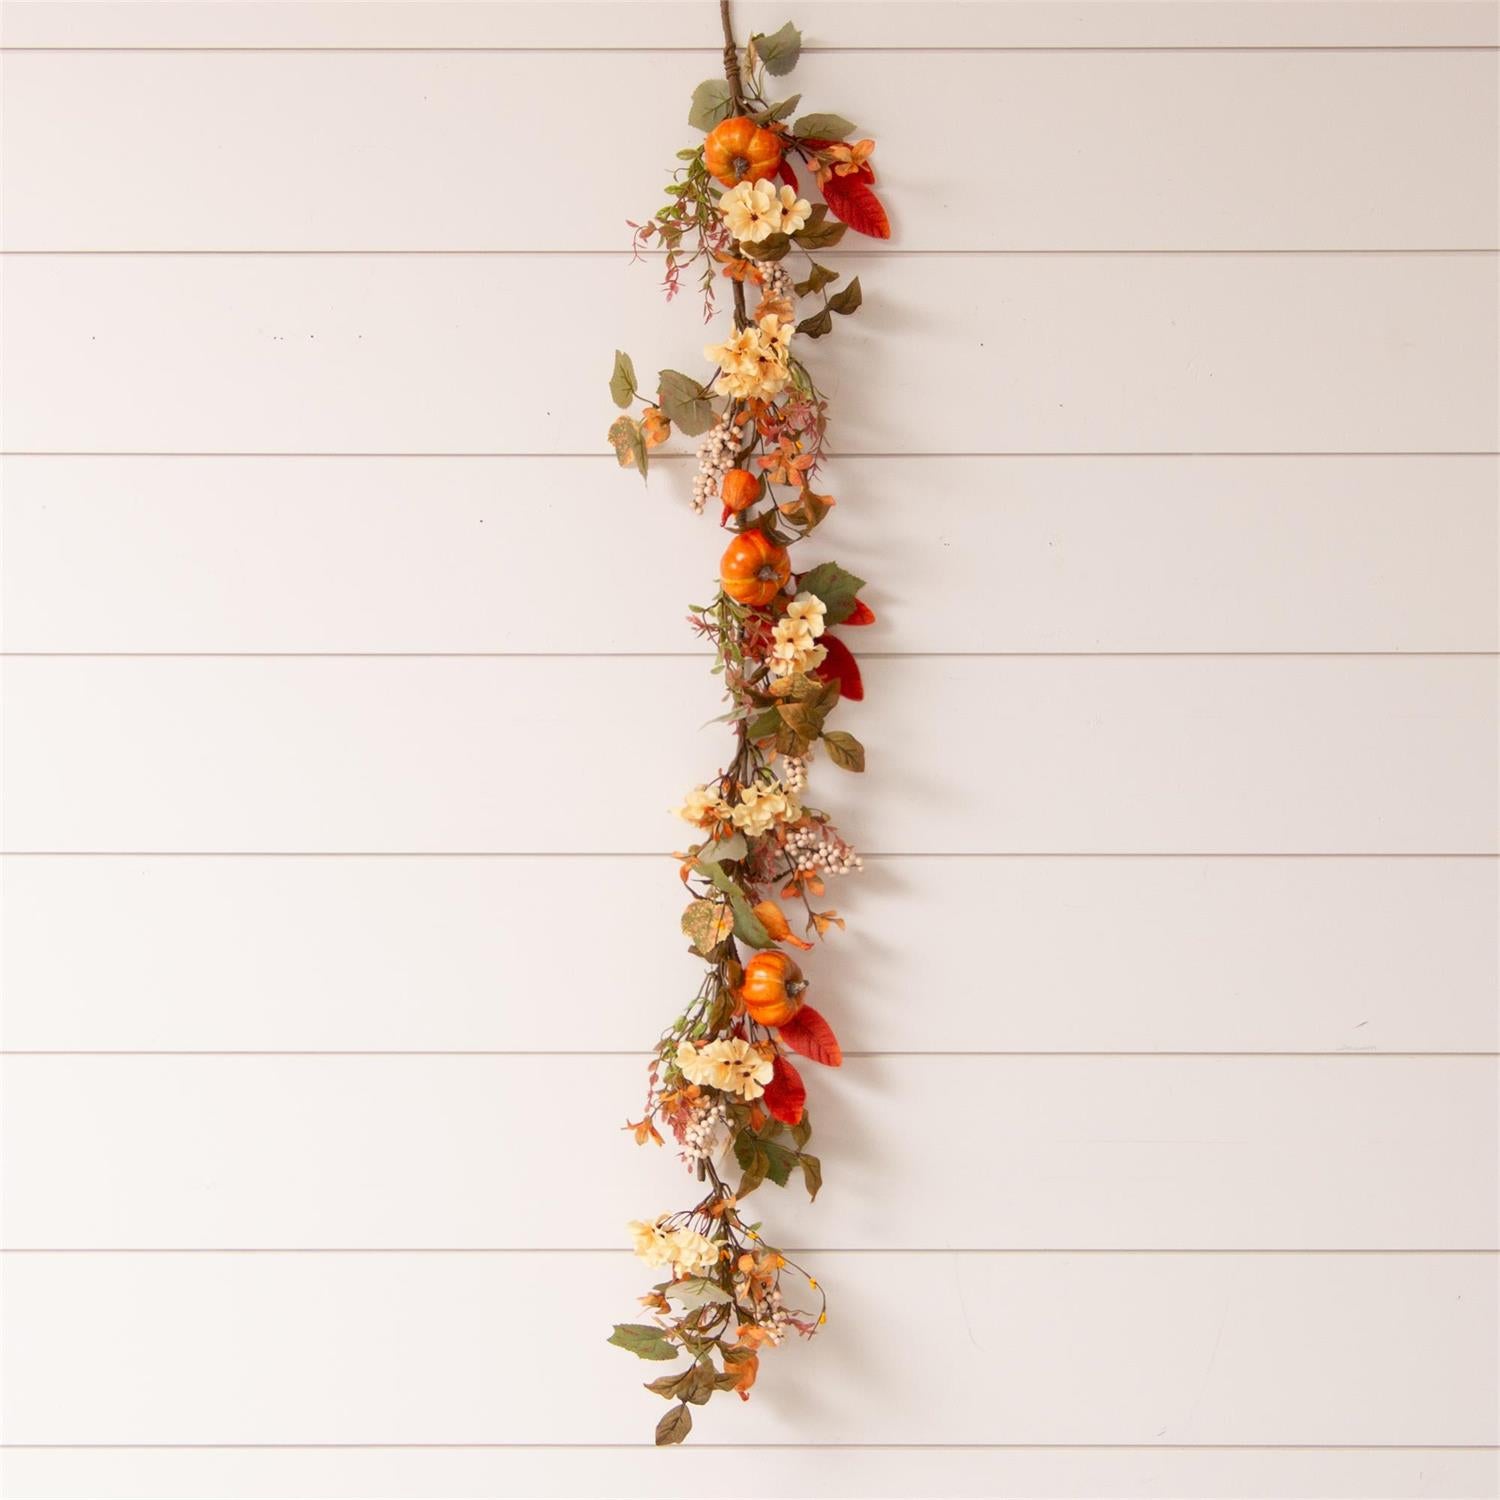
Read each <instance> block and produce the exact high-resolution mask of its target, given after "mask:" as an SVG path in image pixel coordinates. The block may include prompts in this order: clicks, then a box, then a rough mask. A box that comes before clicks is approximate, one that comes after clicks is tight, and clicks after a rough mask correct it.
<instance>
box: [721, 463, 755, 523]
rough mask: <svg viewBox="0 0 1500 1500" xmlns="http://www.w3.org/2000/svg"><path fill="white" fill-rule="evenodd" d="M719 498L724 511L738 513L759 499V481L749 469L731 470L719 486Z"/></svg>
mask: <svg viewBox="0 0 1500 1500" xmlns="http://www.w3.org/2000/svg"><path fill="white" fill-rule="evenodd" d="M719 498H720V499H721V500H722V501H723V502H724V506H725V509H726V510H732V511H734V512H736V513H738V512H740V511H742V510H744V509H746V508H747V507H748V506H751V505H754V504H755V502H756V501H757V500H758V499H760V479H759V478H758V477H757V476H756V475H754V474H752V473H751V472H750V471H749V469H731V470H730V471H729V472H728V473H727V474H726V475H725V476H724V479H723V482H722V483H721V484H720V485H719Z"/></svg>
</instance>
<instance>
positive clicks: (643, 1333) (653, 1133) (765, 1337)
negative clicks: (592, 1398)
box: [609, 0, 890, 1444]
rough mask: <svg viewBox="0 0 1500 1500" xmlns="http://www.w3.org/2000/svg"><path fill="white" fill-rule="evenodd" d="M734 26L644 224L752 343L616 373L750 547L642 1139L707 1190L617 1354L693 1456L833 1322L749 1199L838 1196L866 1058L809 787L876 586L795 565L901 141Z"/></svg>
mask: <svg viewBox="0 0 1500 1500" xmlns="http://www.w3.org/2000/svg"><path fill="white" fill-rule="evenodd" d="M719 11H720V20H721V25H722V30H723V38H724V77H723V78H722V79H720V78H713V79H709V80H708V81H706V82H704V83H702V84H700V85H699V86H698V88H697V89H696V90H694V92H693V97H692V103H691V108H690V111H689V115H688V123H689V124H690V125H691V126H692V127H694V128H695V129H696V130H697V131H699V132H701V133H702V137H703V138H702V139H701V140H699V141H697V142H696V143H695V144H692V145H690V146H687V147H686V148H685V149H683V150H682V151H679V152H678V153H677V166H676V168H675V170H674V171H673V174H672V180H671V182H670V183H669V184H668V186H667V189H666V194H667V200H668V201H667V203H666V205H665V206H664V207H663V208H661V209H660V210H659V211H658V212H657V213H656V214H655V215H654V216H653V217H652V218H650V219H647V220H645V221H643V222H642V223H639V224H634V225H632V226H631V227H632V228H633V229H634V231H635V245H636V248H637V249H638V250H642V251H653V252H657V253H659V255H660V256H661V261H662V263H663V264H664V267H665V278H664V286H665V290H666V294H667V297H668V298H669V299H670V298H672V297H673V296H674V295H676V294H677V293H679V292H680V291H682V290H683V289H684V287H685V286H687V285H689V284H693V285H695V286H696V289H697V291H698V293H699V294H700V295H701V296H702V298H703V304H704V317H705V319H709V318H712V317H713V316H714V312H715V306H716V294H717V293H720V292H722V291H723V290H724V289H725V288H726V287H727V289H728V291H729V293H730V296H731V299H732V304H733V318H732V324H731V326H729V327H728V328H727V329H726V330H725V331H724V335H723V337H722V338H721V339H719V340H718V341H716V342H714V343H711V344H709V345H708V346H707V348H706V349H705V350H704V358H705V361H706V369H705V370H704V371H702V372H701V373H700V374H689V373H684V372H682V371H679V370H662V371H660V372H659V374H658V376H657V378H656V380H655V382H653V383H650V384H648V385H647V386H644V387H643V386H642V384H641V382H640V380H639V378H638V376H637V374H636V369H635V365H634V362H633V361H632V360H631V358H630V357H629V355H627V354H625V353H623V352H617V353H616V355H615V363H614V370H613V373H612V376H611V380H610V393H611V395H612V396H613V398H614V401H615V404H616V405H617V406H618V407H620V408H621V409H622V410H623V412H624V415H622V416H620V417H618V418H617V419H616V420H615V422H614V424H613V426H612V427H611V428H610V430H609V440H610V443H611V445H612V446H613V447H614V449H615V452H616V455H617V456H618V458H619V461H620V464H621V465H622V467H627V468H635V469H637V470H639V472H640V473H641V475H642V476H645V475H646V473H647V472H648V469H649V467H650V462H651V454H652V451H653V450H654V449H656V448H657V447H659V446H660V445H661V444H662V443H664V442H666V441H667V440H668V439H669V438H670V437H671V436H672V434H673V431H674V430H675V431H677V432H680V433H682V434H685V435H686V436H689V437H696V438H698V439H699V444H698V449H697V457H698V468H697V472H696V474H695V477H694V480H693V491H692V494H693V508H694V509H695V510H696V511H698V512H700V513H701V512H703V511H704V510H706V509H710V508H711V509H712V512H713V513H714V514H715V515H716V517H717V519H718V520H719V523H720V525H721V526H722V527H723V528H724V529H725V531H726V533H727V536H726V539H725V544H724V547H723V552H722V556H721V558H720V561H719V582H718V589H717V592H716V593H715V594H714V596H713V598H712V599H711V600H710V601H709V602H708V603H707V604H703V605H694V606H692V607H691V615H690V619H691V623H692V627H693V629H694V630H695V632H696V633H697V635H698V636H699V637H700V638H701V639H702V641H703V642H704V643H705V645H706V646H707V647H708V648H710V649H711V650H712V652H713V671H714V672H715V673H716V674H717V675H718V676H719V678H720V680H721V684H722V690H723V696H724V698H725V700H727V703H728V711H727V712H726V713H725V714H724V715H723V716H722V718H723V721H724V722H725V723H726V724H727V726H728V727H729V732H730V734H731V735H732V741H731V743H730V746H729V748H728V760H727V763H726V764H725V765H724V766H722V767H721V768H720V770H719V771H718V773H717V775H715V776H713V777H712V778H710V779H708V780H706V781H705V782H704V783H703V784H702V785H699V786H696V787H694V788H692V789H691V790H690V791H689V792H688V793H687V795H686V797H685V799H684V801H683V805H682V807H681V808H680V809H679V810H678V811H679V813H680V815H681V816H682V817H683V818H684V819H685V820H686V821H687V822H688V823H689V824H690V825H691V826H692V829H693V839H694V841H693V842H692V843H690V845H689V847H688V848H687V849H686V850H684V851H682V852H681V853H680V854H679V855H678V856H677V858H678V860H679V861H680V874H681V878H682V882H683V885H684V887H685V888H686V896H687V902H686V906H685V908H684V910H683V913H682V932H683V934H684V935H685V936H686V938H687V940H688V942H689V944H690V946H691V948H692V950H693V951H694V953H696V954H697V955H698V956H700V957H701V958H702V959H703V961H704V965H705V968H704V974H703V980H702V983H701V984H700V985H699V987H698V991H697V993H696V995H694V996H692V997H691V999H689V1000H688V1002H687V1004H686V1005H685V1006H683V1008H682V1011H681V1014H680V1015H678V1016H677V1017H676V1019H675V1020H674V1021H673V1022H672V1024H671V1025H670V1026H668V1027H667V1029H666V1031H665V1032H664V1033H663V1034H662V1037H661V1039H660V1041H659V1042H658V1044H657V1046H656V1048H655V1051H654V1053H653V1055H652V1061H651V1066H650V1075H649V1082H648V1091H647V1099H646V1108H645V1112H644V1114H643V1115H642V1117H641V1118H640V1119H639V1120H637V1121H632V1122H630V1123H629V1124H628V1126H627V1129H629V1130H631V1131H633V1132H634V1135H635V1138H636V1140H637V1142H638V1143H640V1144H643V1145H644V1144H647V1143H654V1144H656V1145H658V1146H660V1145H663V1144H664V1143H665V1141H666V1139H667V1137H670V1138H671V1139H672V1141H673V1142H674V1143H675V1144H676V1146H677V1148H678V1150H679V1152H680V1154H681V1156H682V1158H683V1160H684V1161H685V1162H686V1163H687V1167H688V1170H689V1173H690V1175H691V1177H692V1178H693V1179H694V1180H695V1182H696V1184H697V1185H698V1191H699V1196H698V1197H697V1200H696V1201H695V1202H694V1203H693V1204H692V1206H691V1207H688V1208H683V1209H679V1210H677V1211H676V1212H672V1213H666V1214H662V1215H660V1216H659V1217H657V1218H655V1219H649V1220H639V1221H636V1222H635V1223H633V1224H631V1226H630V1232H631V1235H632V1238H633V1240H634V1244H635V1250H636V1253H637V1254H638V1255H639V1256H640V1257H641V1258H642V1259H643V1260H644V1261H645V1262H646V1263H647V1264H648V1265H650V1266H653V1267H656V1268H658V1270H659V1271H660V1273H661V1274H662V1277H663V1279H661V1280H659V1281H658V1282H657V1283H656V1284H655V1285H654V1286H653V1287H652V1288H651V1289H650V1290H649V1291H648V1292H647V1294H646V1295H645V1296H644V1297H642V1298H641V1303H642V1305H643V1307H644V1308H645V1309H646V1311H645V1312H644V1313H643V1314H641V1315H640V1316H641V1317H642V1319H643V1321H639V1322H630V1323H621V1324H618V1325H617V1326H616V1327H615V1330H614V1333H613V1334H612V1335H611V1337H610V1342H611V1343H613V1344H616V1345H619V1346H620V1347H621V1348H623V1349H626V1350H628V1351H629V1352H630V1353H632V1354H634V1355H636V1356H638V1357H639V1358H641V1359H643V1360H648V1361H652V1362H658V1361H659V1362H660V1363H661V1364H663V1365H665V1364H668V1363H672V1365H673V1368H671V1369H670V1370H667V1371H666V1372H665V1373H663V1374H661V1375H660V1376H659V1377H658V1378H657V1379H654V1380H651V1381H649V1382H647V1385H646V1388H647V1389H648V1390H649V1391H651V1392H653V1393H654V1394H656V1395H657V1396H660V1397H662V1398H664V1399H665V1400H666V1401H667V1402H668V1403H669V1405H668V1407H667V1410H666V1412H665V1413H664V1414H663V1415H662V1417H661V1420H660V1421H659V1422H658V1424H657V1428H656V1441H657V1443H658V1444H666V1443H680V1442H681V1441H682V1440H683V1439H684V1438H685V1437H686V1436H687V1435H688V1433H689V1432H690V1431H691V1429H692V1423H693V1416H692V1408H693V1407H695V1406H701V1405H703V1404H705V1403H706V1402H707V1401H709V1400H710V1399H711V1398H712V1397H713V1396H714V1395H716V1394H720V1393H723V1394H728V1393H730V1392H733V1393H734V1394H735V1395H737V1396H738V1397H739V1398H740V1399H741V1400H748V1399H749V1396H750V1391H751V1387H752V1386H753V1385H754V1384H755V1380H756V1376H757V1374H758V1371H759V1365H760V1357H761V1355H762V1353H763V1352H764V1351H766V1350H767V1349H769V1348H773V1347H775V1346H777V1345H779V1344H781V1343H783V1342H785V1341H787V1340H788V1339H789V1338H790V1337H792V1336H793V1335H802V1336H805V1337H811V1336H813V1335H814V1334H815V1333H816V1332H817V1331H818V1329H819V1328H820V1327H821V1326H822V1325H823V1324H824V1323H825V1322H826V1321H827V1313H826V1300H825V1296H824V1292H823V1289H822V1287H821V1286H820V1285H819V1284H818V1282H817V1280H816V1279H815V1278H814V1277H812V1276H811V1275H810V1274H808V1273H807V1272H806V1271H805V1270H803V1268H802V1267H800V1266H798V1265H796V1264H794V1263H793V1262H792V1261H791V1260H790V1259H789V1258H788V1257H787V1256H786V1255H785V1254H784V1253H783V1252H782V1251H780V1250H778V1249H777V1248H775V1246H773V1245H772V1244H770V1243H768V1241H767V1240H766V1238H765V1236H764V1234H763V1233H762V1226H761V1224H760V1223H759V1222H758V1221H757V1219H756V1209H755V1206H754V1205H751V1204H749V1203H748V1202H747V1200H749V1199H750V1198H751V1195H752V1194H754V1193H756V1192H757V1191H758V1190H760V1189H761V1188H762V1187H763V1185H764V1184H766V1183H770V1184H771V1185H773V1186H774V1187H776V1188H786V1187H788V1186H790V1185H792V1184H793V1183H794V1182H795V1183H798V1184H800V1185H801V1187H802V1188H804V1189H805V1190H806V1192H807V1193H808V1194H809V1195H810V1196H811V1197H814V1198H815V1197H816V1196H817V1194H818V1189H819V1187H820V1186H821V1184H822V1180H823V1168H822V1163H821V1161H820V1160H819V1158H818V1157H817V1156H816V1155H814V1154H813V1153H812V1152H811V1150H810V1149H809V1147H810V1145H811V1143H812V1119H811V1115H810V1113H809V1111H808V1107H807V1095H808V1087H807V1083H806V1081H805V1080H804V1078H803V1073H802V1067H800V1066H799V1063H800V1064H802V1065H803V1066H805V1065H806V1063H807V1062H809V1061H810V1062H811V1063H813V1064H814V1065H815V1066H816V1067H832V1068H836V1067H838V1066H839V1065H840V1064H841V1063H842V1061H843V1055H842V1053H841V1051H840V1049H839V1043H838V1040H837V1038H836V1036H835V1034H834V1031H833V1027H832V1026H831V1024H830V1023H829V1022H828V1020H826V1019H825V1018H824V1016H823V1014H822V1013H821V1011H820V1010H818V1009H816V1008H815V1007H814V1006H813V1005H812V1004H810V1003H809V999H808V984H807V982H806V980H805V979H804V977H803V974H802V970H801V968H800V967H799V965H798V962H797V958H796V954H797V952H799V951H801V950H806V949H809V948H811V947H812V946H813V944H814V943H815V942H817V941H820V940H822V939H824V938H826V937H827V936H828V935H829V933H830V932H832V931H834V930H835V929H842V928H843V926H844V921H843V918H841V917H840V916H839V914H838V911H837V909H836V908H834V907H832V906H829V905H826V904H824V903H825V898H826V895H827V882H828V880H829V878H830V877H832V876H836V875H845V874H849V873H852V872H854V871H856V870H858V869H859V868H860V863H861V862H860V858H859V856H858V855H857V854H856V853H855V852H854V851H853V849H852V848H851V847H850V845H849V844H848V843H847V842H846V841H845V839H844V838H843V836H842V835H841V834H840V833H839V831H838V829H837V828H835V827H834V825H833V823H832V822H831V820H830V819H829V817H828V816H827V814H826V813H824V812H821V811H820V810H819V809H818V808H816V807H814V806H813V805H812V804H811V803H810V802H809V801H808V782H809V773H810V769H811V768H812V767H814V766H817V765H818V764H819V763H820V762H828V763H830V764H831V765H832V766H833V767H835V768H836V769H837V770H838V771H842V772H858V771H863V770H864V765H865V752H864V747H863V746H862V745H861V744H860V743H859V741H858V740H857V739H855V737H854V736H853V735H852V734H850V733H849V732H848V731H847V730H844V729H841V728H837V727H834V715H835V712H836V710H837V709H838V707H839V704H840V703H841V702H842V701H843V700H845V699H859V698H862V697H863V696H864V687H863V684H862V682H861V680H860V671H859V666H858V664H857V662H856V660H855V658H854V655H853V653H852V651H851V650H850V648H849V645H848V643H847V642H846V640H845V639H844V633H845V632H847V631H849V630H851V629H853V628H856V627H859V626H862V625H868V624H870V623H871V622H872V621H873V620H874V618H875V616H874V614H873V612H872V611H871V609H870V607H869V605H868V604H867V603H865V601H864V599H863V598H862V597H861V591H862V590H863V588H864V580H863V579H860V578H856V577H855V576H854V575H853V574H851V573H849V572H847V571H846V570H845V569H843V568H841V567H840V566H839V565H838V564H837V563H836V562H833V561H822V562H815V561H806V562H804V561H803V560H802V557H801V554H800V552H798V555H797V556H796V557H795V558H794V556H793V553H794V551H795V550H796V549H798V548H799V546H800V544H801V543H803V542H804V541H806V539H807V538H808V537H810V536H811V535H812V533H813V532H814V531H816V530H817V529H818V528H819V527H820V526H821V525H822V524H823V522H824V521H825V520H826V519H827V518H828V516H829V514H830V512H831V511H832V510H833V508H834V503H835V502H834V497H833V496H832V495H830V494H826V493H824V492H822V490H821V488H820V479H819V471H820V469H821V467H822V464H823V459H824V453H825V440H826V437H827V433H828V422H829V413H828V402H827V401H826V399H825V398H824V396H823V394H822V393H821V392H820V390H819V389H818V385H817V382H816V380H815V379H814V377H813V374H812V372H811V370H810V369H809V368H808V366H807V364H806V363H804V356H803V350H804V349H805V348H806V347H807V345H808V344H809V343H810V342H812V341H813V340H817V339H821V338H825V337H827V336H829V335H830V334H832V333H833V332H834V330H835V329H836V328H837V327H838V323H839V320H840V319H841V318H844V317H848V316H849V315H851V314H853V313H854V312H856V311H857V310H858V308H859V306H860V302H861V298H862V293H861V289H860V284H859V278H858V277H857V276H856V277H853V278H851V279H849V280H847V281H846V280H845V279H844V277H843V274H842V273H841V272H839V271H835V270H833V269H831V268H830V267H828V266H827V265H824V264H821V263H820V262H819V261H818V259H817V256H818V255H819V254H820V253H822V252H823V251H826V250H829V249H831V248H832V247H833V246H835V245H837V244H838V243H839V241H840V240H841V239H842V238H843V236H844V235H845V233H846V231H847V230H850V229H853V230H855V231H857V232H858V233H860V234H864V235H869V236H871V237H873V238H877V239H887V238H889V236H890V226H889V222H888V220H887V218H886V213H885V209H884V207H883V206H882V204H881V201H880V199H879V197H878V196H877V194H876V192H875V189H874V187H873V184H874V181H875V172H874V168H873V167H872V165H871V154H872V153H873V151H874V146H875V143H874V142H873V141H872V140H869V139H867V138H863V137H860V136H859V134H858V132H857V131H856V130H855V128H854V126H853V125H852V124H851V123H850V122H849V121H848V120H845V119H843V118H842V117H840V116H838V115H834V114H814V113H806V112H802V111H801V98H800V96H799V95H796V94H792V95H790V96H789V97H785V98H778V97H774V96H776V95H779V94H780V93H781V87H780V86H779V84H778V83H777V80H779V79H781V78H783V77H784V76H785V75H786V74H788V73H790V72H791V71H792V69H793V67H794V66H795V65H796V62H797V59H798V55H799V53H800V51H801V46H802V39H801V36H800V34H799V32H798V31H797V29H796V27H795V26H793V25H791V24H790V23H788V24H787V25H785V26H783V27H782V28H781V29H780V30H779V31H776V32H773V33H771V34H769V35H755V36H752V37H751V38H750V39H749V42H748V43H747V45H746V46H745V47H744V48H743V49H741V48H740V47H739V46H738V45H737V44H736V42H735V39H734V34H733V30H732V27H731V21H730V15H729V5H728V0H720V6H719ZM819 199H821V201H818V200H819ZM799 928H800V929H801V933H802V934H805V935H799V933H798V931H797V929H799ZM794 1058H796V1059H797V1061H796V1062H794V1061H793V1059H794ZM756 1201H757V1203H758V1201H759V1200H756Z"/></svg>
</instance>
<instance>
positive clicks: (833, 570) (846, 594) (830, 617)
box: [797, 562, 865, 625]
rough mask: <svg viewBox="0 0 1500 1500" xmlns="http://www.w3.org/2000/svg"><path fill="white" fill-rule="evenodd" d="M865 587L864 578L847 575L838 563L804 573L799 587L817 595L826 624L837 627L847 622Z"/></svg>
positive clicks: (826, 564)
mask: <svg viewBox="0 0 1500 1500" xmlns="http://www.w3.org/2000/svg"><path fill="white" fill-rule="evenodd" d="M864 586H865V581H864V579H863V578H856V577H855V576H854V574H853V573H846V572H845V571H844V569H843V568H841V567H839V565H838V564H837V563H832V562H826V563H819V564H818V566H817V567H816V568H814V569H813V570H812V571H811V572H810V573H804V574H803V575H802V577H801V579H800V580H798V584H797V587H798V589H799V590H801V591H805V592H807V593H809V594H816V595H817V596H818V598H820V599H821V600H822V601H823V604H824V606H825V608H826V609H827V614H826V615H825V616H824V622H825V623H826V624H828V625H837V624H838V623H839V622H840V621H841V620H847V619H848V618H849V616H850V614H851V613H852V612H853V610H854V599H855V596H856V595H857V594H858V593H859V591H860V590H861V589H862V588H863V587H864Z"/></svg>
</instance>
